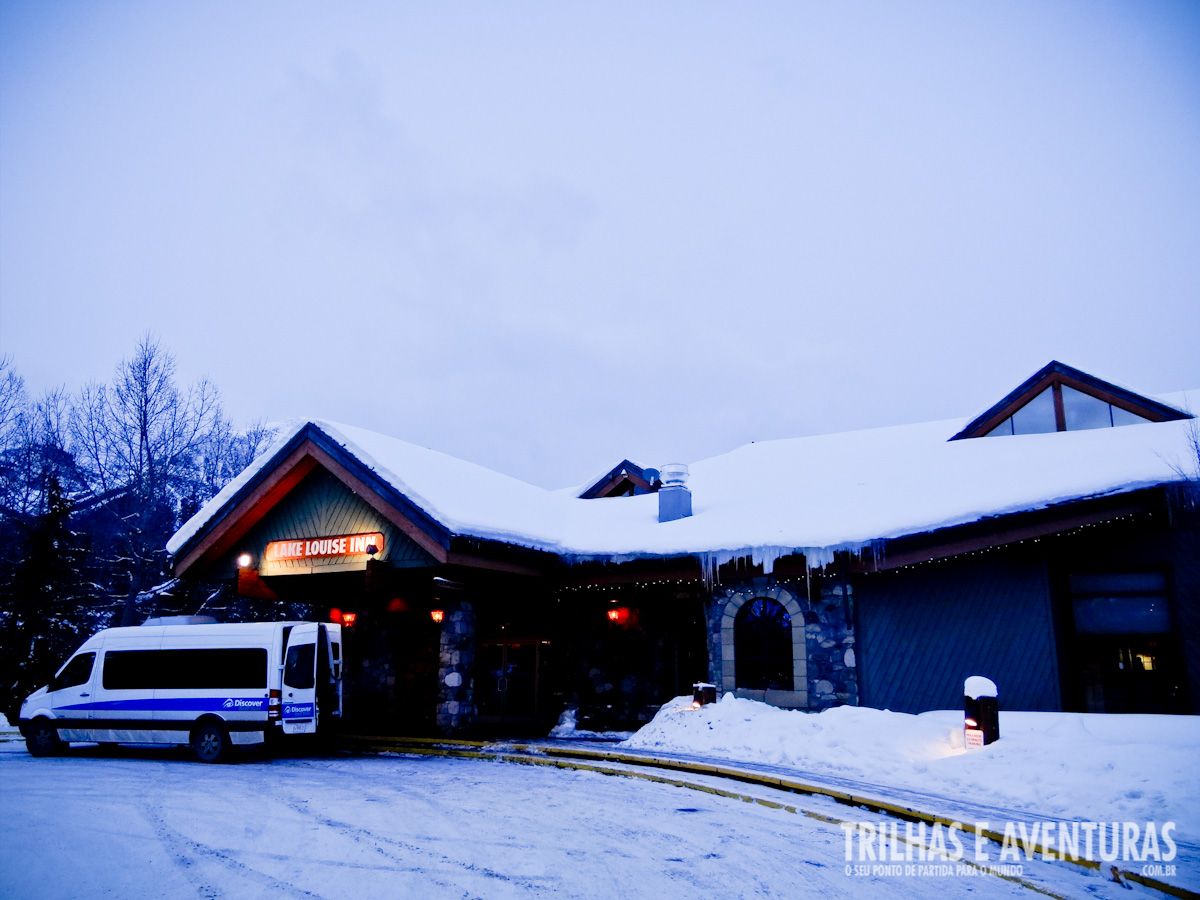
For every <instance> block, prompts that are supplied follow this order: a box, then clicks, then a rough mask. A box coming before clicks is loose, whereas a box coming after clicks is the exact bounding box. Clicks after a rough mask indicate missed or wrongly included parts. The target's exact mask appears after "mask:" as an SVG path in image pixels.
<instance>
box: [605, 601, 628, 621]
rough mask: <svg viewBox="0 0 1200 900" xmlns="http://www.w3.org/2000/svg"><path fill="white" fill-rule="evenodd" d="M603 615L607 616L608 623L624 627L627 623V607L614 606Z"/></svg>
mask: <svg viewBox="0 0 1200 900" xmlns="http://www.w3.org/2000/svg"><path fill="white" fill-rule="evenodd" d="M604 614H605V615H606V616H608V621H610V622H612V623H613V624H614V625H624V624H625V623H626V622H628V621H629V607H628V606H614V607H612V608H611V609H609V610H607V611H606V612H605V613H604Z"/></svg>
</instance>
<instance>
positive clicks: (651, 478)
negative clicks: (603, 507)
mask: <svg viewBox="0 0 1200 900" xmlns="http://www.w3.org/2000/svg"><path fill="white" fill-rule="evenodd" d="M657 483H658V472H657V471H655V470H654V469H647V468H644V467H642V466H639V465H638V464H637V463H635V462H632V461H631V460H628V459H623V460H621V461H620V462H619V463H617V464H616V465H615V466H613V467H612V468H611V469H609V470H608V471H607V472H605V473H604V474H603V475H601V476H600V477H599V478H597V479H596V480H595V481H593V482H591V484H589V485H588V486H587V487H586V488H584V489H583V491H582V492H581V493H580V494H579V499H580V500H595V499H598V498H600V497H626V496H630V495H633V494H649V493H651V492H653V491H655V490H657V489H658V488H657V487H656V485H657Z"/></svg>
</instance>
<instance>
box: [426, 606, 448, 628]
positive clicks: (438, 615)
mask: <svg viewBox="0 0 1200 900" xmlns="http://www.w3.org/2000/svg"><path fill="white" fill-rule="evenodd" d="M429 618H431V619H433V621H435V622H437V623H438V624H439V625H440V624H441V621H442V619H444V618H446V614H445V613H444V612H442V610H440V609H433V610H430V611H429Z"/></svg>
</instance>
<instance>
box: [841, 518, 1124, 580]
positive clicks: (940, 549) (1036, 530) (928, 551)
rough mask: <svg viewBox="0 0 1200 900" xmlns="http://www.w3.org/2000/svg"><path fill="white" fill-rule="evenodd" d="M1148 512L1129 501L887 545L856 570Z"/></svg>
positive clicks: (966, 550)
mask: <svg viewBox="0 0 1200 900" xmlns="http://www.w3.org/2000/svg"><path fill="white" fill-rule="evenodd" d="M1146 511H1147V506H1146V504H1144V503H1136V502H1129V503H1126V504H1123V505H1120V506H1110V507H1106V508H1105V509H1100V510H1093V511H1091V512H1082V513H1076V514H1074V515H1070V516H1063V517H1061V518H1055V519H1052V520H1049V521H1043V522H1036V523H1029V524H1024V525H1016V526H1012V527H1009V528H1001V529H999V530H997V531H991V532H988V533H986V534H979V535H973V536H970V537H962V538H956V539H948V540H944V541H941V542H937V543H932V544H929V545H927V546H925V547H920V548H916V549H913V550H902V551H900V552H899V553H889V552H887V549H886V546H885V548H884V555H883V556H882V557H881V558H880V557H876V558H874V559H861V560H858V561H857V562H855V563H854V564H853V565H852V571H855V572H860V573H869V572H885V571H887V570H889V569H898V568H900V567H902V566H911V565H913V564H915V563H923V562H931V561H933V560H935V559H946V558H947V557H951V556H960V555H962V554H964V553H973V552H975V551H978V550H989V549H991V548H993V547H1000V546H1003V545H1004V544H1015V543H1017V542H1018V541H1027V540H1030V539H1032V538H1039V537H1047V536H1049V535H1052V534H1057V533H1059V532H1063V531H1070V530H1071V529H1073V528H1079V527H1081V526H1083V525H1098V524H1100V523H1101V522H1107V521H1111V520H1112V519H1119V518H1121V517H1123V516H1129V515H1135V514H1137V513H1144V512H1146ZM950 530H955V529H950Z"/></svg>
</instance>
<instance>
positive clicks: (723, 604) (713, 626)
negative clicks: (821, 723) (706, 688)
mask: <svg viewBox="0 0 1200 900" xmlns="http://www.w3.org/2000/svg"><path fill="white" fill-rule="evenodd" d="M814 592H815V596H814V598H813V599H812V601H811V602H810V600H809V598H808V595H807V594H808V586H807V585H806V584H805V583H804V581H803V580H800V581H799V582H786V583H784V582H779V581H776V580H775V579H773V578H770V577H759V578H754V579H751V580H749V581H746V582H741V583H738V584H735V585H732V586H729V587H726V588H725V589H724V590H719V591H718V592H716V593H715V594H714V595H713V597H712V600H711V601H710V603H709V605H708V610H707V613H708V650H709V655H708V658H709V680H710V681H711V682H712V683H713V684H715V685H716V686H717V690H718V693H727V692H734V693H735V694H736V695H737V696H739V697H747V698H750V699H753V700H762V701H764V702H766V703H771V704H773V705H775V706H780V707H784V708H787V709H810V710H819V709H826V708H828V707H831V706H842V705H851V706H856V705H858V671H857V660H856V659H855V649H854V643H855V637H854V624H853V621H854V620H853V610H852V604H853V587H852V586H850V585H849V584H843V583H841V582H836V583H834V582H827V581H824V580H822V579H814ZM760 597H765V598H769V599H771V600H774V601H775V602H777V603H779V604H781V605H782V606H783V607H784V609H786V610H787V612H788V615H789V616H790V618H791V627H792V685H791V690H752V689H747V688H742V687H739V686H738V683H737V660H736V658H735V653H734V621H735V619H736V617H737V613H738V610H740V609H741V608H742V606H743V605H745V604H746V603H748V602H749V601H751V600H754V599H757V598H760Z"/></svg>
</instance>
